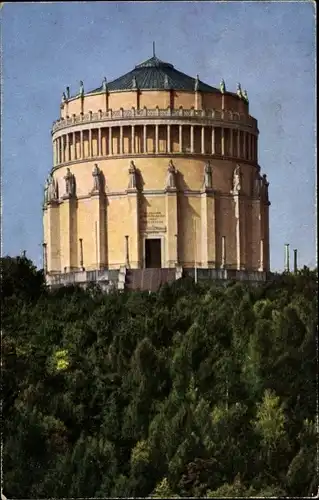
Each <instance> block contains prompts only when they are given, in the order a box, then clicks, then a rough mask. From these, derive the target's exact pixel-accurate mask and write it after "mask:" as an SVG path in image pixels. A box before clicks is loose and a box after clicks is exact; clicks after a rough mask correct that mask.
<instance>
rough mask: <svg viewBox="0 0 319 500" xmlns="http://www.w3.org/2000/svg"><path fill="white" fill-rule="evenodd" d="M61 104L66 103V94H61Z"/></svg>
mask: <svg viewBox="0 0 319 500" xmlns="http://www.w3.org/2000/svg"><path fill="white" fill-rule="evenodd" d="M61 102H62V104H64V103H65V102H66V94H65V92H62V99H61Z"/></svg>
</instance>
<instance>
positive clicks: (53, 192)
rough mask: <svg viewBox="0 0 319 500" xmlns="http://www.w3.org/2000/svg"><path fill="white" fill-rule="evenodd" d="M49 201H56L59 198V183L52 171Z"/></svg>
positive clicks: (49, 182)
mask: <svg viewBox="0 0 319 500" xmlns="http://www.w3.org/2000/svg"><path fill="white" fill-rule="evenodd" d="M47 197H48V201H55V200H57V199H58V184H57V182H56V181H55V179H54V177H53V175H52V173H51V174H50V175H49V177H48V194H47Z"/></svg>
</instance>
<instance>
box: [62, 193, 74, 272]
mask: <svg viewBox="0 0 319 500" xmlns="http://www.w3.org/2000/svg"><path fill="white" fill-rule="evenodd" d="M76 207H77V200H76V198H75V197H67V196H64V197H63V202H62V203H61V205H60V215H61V218H60V242H61V246H60V251H61V268H62V269H61V271H62V272H63V271H64V270H66V272H68V271H71V270H72V269H75V268H77V267H78V265H77V260H78V259H77V254H78V248H77V214H76Z"/></svg>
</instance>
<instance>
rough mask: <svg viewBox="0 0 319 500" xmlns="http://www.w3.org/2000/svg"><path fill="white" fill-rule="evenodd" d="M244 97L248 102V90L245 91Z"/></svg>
mask: <svg viewBox="0 0 319 500" xmlns="http://www.w3.org/2000/svg"><path fill="white" fill-rule="evenodd" d="M243 98H244V99H245V101H246V102H247V103H248V102H249V99H248V94H247V90H244V91H243Z"/></svg>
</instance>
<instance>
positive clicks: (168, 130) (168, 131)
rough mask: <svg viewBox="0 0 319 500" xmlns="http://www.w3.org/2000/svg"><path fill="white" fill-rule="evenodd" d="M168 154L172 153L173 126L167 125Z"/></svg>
mask: <svg viewBox="0 0 319 500" xmlns="http://www.w3.org/2000/svg"><path fill="white" fill-rule="evenodd" d="M167 152H168V153H170V152H171V126H170V125H167Z"/></svg>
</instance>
